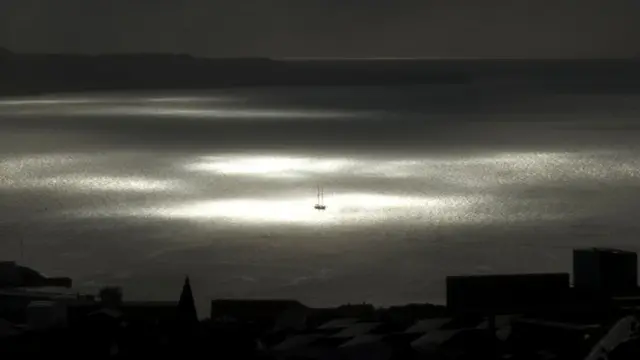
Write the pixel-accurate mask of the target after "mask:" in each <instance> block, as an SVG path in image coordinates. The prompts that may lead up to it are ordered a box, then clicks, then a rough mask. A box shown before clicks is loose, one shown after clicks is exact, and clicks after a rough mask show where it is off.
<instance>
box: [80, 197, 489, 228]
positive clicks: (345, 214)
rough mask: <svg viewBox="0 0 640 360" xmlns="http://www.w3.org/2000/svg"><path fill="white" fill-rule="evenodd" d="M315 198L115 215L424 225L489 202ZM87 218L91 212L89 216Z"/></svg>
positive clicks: (459, 217) (459, 216)
mask: <svg viewBox="0 0 640 360" xmlns="http://www.w3.org/2000/svg"><path fill="white" fill-rule="evenodd" d="M314 200H315V199H309V198H308V197H306V196H305V197H291V198H287V199H224V200H211V201H194V202H190V203H181V204H174V205H169V206H166V207H163V208H144V209H133V210H127V211H125V212H120V211H116V212H114V213H111V214H108V213H107V214H102V215H107V216H109V215H115V216H134V217H160V218H167V219H185V220H200V221H202V220H221V221H224V222H228V223H241V224H242V223H244V224H265V223H288V224H300V225H311V224H323V223H324V224H335V225H339V224H345V225H353V224H367V223H374V222H380V221H393V220H399V219H402V220H411V219H415V220H417V221H421V222H424V221H426V222H439V223H442V222H445V223H446V222H456V223H459V222H465V221H475V220H478V221H480V217H481V216H482V215H481V214H478V216H476V217H477V219H475V220H474V218H473V214H472V213H471V211H470V209H471V207H472V206H473V205H474V204H477V203H479V202H486V201H488V200H490V199H489V198H486V197H485V198H481V197H408V196H393V195H376V194H366V193H348V194H337V195H331V196H328V197H327V198H326V203H327V210H326V211H323V212H319V211H317V210H315V209H313V202H314ZM85 215H86V214H85Z"/></svg>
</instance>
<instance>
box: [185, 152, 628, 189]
mask: <svg viewBox="0 0 640 360" xmlns="http://www.w3.org/2000/svg"><path fill="white" fill-rule="evenodd" d="M594 155H603V154H594ZM604 155H606V154H604ZM184 168H185V169H186V170H187V171H196V172H208V173H215V174H223V175H235V176H251V177H263V178H306V177H312V176H317V175H319V174H324V175H336V174H339V175H348V176H353V177H356V176H360V177H368V176H370V177H382V178H419V179H424V180H433V181H440V182H445V183H450V184H456V185H462V186H466V187H471V188H478V187H481V188H488V187H496V186H500V185H509V184H527V185H535V184H542V183H548V182H552V181H563V182H566V181H576V180H598V181H602V180H610V181H613V180H619V179H624V178H638V177H640V163H638V161H636V160H632V159H626V160H619V159H608V158H606V157H602V156H600V157H598V156H595V157H590V156H588V154H587V156H585V154H571V153H503V154H495V155H484V156H476V157H465V158H453V159H452V158H427V159H367V158H357V157H351V158H347V157H345V158H337V157H336V158H327V157H319V158H314V157H304V156H284V155H271V156H252V155H241V154H229V155H225V156H203V157H199V158H197V159H196V160H195V161H190V162H188V163H187V164H186V165H184Z"/></svg>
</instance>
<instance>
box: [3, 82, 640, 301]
mask: <svg viewBox="0 0 640 360" xmlns="http://www.w3.org/2000/svg"><path fill="white" fill-rule="evenodd" d="M516 90H518V89H513V91H509V90H500V91H497V90H495V89H491V88H482V87H456V86H452V87H443V86H439V87H408V88H388V89H385V88H368V89H366V88H341V89H336V88H299V89H283V88H279V89H276V88H274V89H244V90H228V91H209V92H197V93H188V92H173V93H168V92H164V93H158V92H156V93H104V94H91V95H58V96H49V97H39V98H20V99H6V100H4V101H1V102H0V169H1V173H0V199H1V200H0V214H1V215H2V216H1V218H0V229H1V231H2V241H1V242H0V254H1V257H2V259H12V260H14V259H15V260H20V256H21V255H20V246H19V244H20V239H23V240H24V259H23V262H24V263H26V264H28V265H30V266H33V267H34V268H36V269H39V270H42V271H43V272H45V273H47V274H49V275H69V276H72V277H73V278H74V279H75V283H76V284H77V286H78V288H80V289H82V290H89V291H92V290H95V289H97V288H98V287H99V286H102V285H104V284H121V285H123V286H124V288H125V297H127V298H145V299H174V298H176V297H177V296H178V294H179V291H180V286H181V282H182V279H183V277H184V275H185V274H188V275H190V276H191V278H192V283H193V285H194V291H195V293H196V296H198V298H199V305H200V306H201V307H202V308H201V309H200V310H201V312H203V313H205V312H206V311H208V308H207V307H205V305H204V302H205V300H206V299H209V298H217V297H280V298H284V297H294V298H298V299H300V300H302V301H303V302H305V303H307V304H309V305H332V304H338V303H344V302H362V301H369V302H373V303H375V304H379V305H389V304H395V303H405V302H424V301H433V302H442V301H444V277H445V276H446V275H455V274H465V273H496V272H545V271H570V265H571V263H570V262H571V248H573V247H575V246H591V245H598V246H612V247H621V248H624V249H630V250H634V251H637V250H640V245H638V244H640V243H639V242H638V225H637V224H638V221H637V218H638V210H640V202H639V200H640V191H639V190H640V161H639V159H638V154H640V151H639V147H638V143H639V142H638V140H640V132H639V127H638V126H639V124H640V123H639V122H638V116H639V115H640V102H639V101H638V100H639V99H638V96H634V95H570V94H564V95H551V94H541V93H534V92H526V91H522V90H521V89H519V90H518V91H516ZM317 185H322V186H324V188H325V203H326V205H327V211H326V212H318V211H315V210H314V209H313V204H314V203H315V201H316V198H315V197H316V186H317Z"/></svg>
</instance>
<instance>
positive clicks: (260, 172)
mask: <svg viewBox="0 0 640 360" xmlns="http://www.w3.org/2000/svg"><path fill="white" fill-rule="evenodd" d="M349 164H350V161H349V160H346V159H345V160H343V159H313V158H304V157H285V156H252V157H231V158H229V157H205V158H202V159H201V160H199V161H197V162H194V163H191V164H187V165H186V169H187V170H188V171H205V172H215V173H220V174H224V175H242V174H246V175H257V176H264V177H301V176H303V173H305V172H316V173H335V172H339V171H340V170H342V169H344V168H345V167H347V166H348V165H349Z"/></svg>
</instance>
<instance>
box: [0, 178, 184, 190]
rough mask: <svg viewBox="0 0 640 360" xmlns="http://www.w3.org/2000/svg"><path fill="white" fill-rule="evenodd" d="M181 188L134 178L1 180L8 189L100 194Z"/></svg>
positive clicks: (162, 181) (169, 182) (161, 181)
mask: <svg viewBox="0 0 640 360" xmlns="http://www.w3.org/2000/svg"><path fill="white" fill-rule="evenodd" d="M179 187H180V186H179V184H178V183H177V182H175V181H170V180H160V179H149V178H144V177H134V176H86V175H65V176H52V177H45V178H40V179H18V180H7V179H0V188H7V189H50V190H64V191H69V190H75V191H98V192H102V191H110V192H164V191H168V190H174V189H178V188H179Z"/></svg>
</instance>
